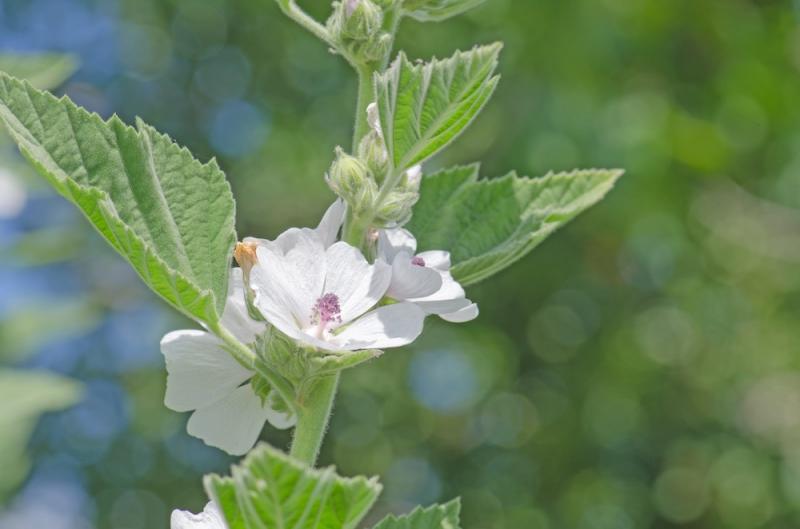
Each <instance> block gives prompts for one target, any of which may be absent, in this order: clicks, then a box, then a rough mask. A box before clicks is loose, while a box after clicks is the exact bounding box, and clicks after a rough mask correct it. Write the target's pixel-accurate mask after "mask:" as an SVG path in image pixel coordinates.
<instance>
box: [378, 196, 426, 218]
mask: <svg viewBox="0 0 800 529" xmlns="http://www.w3.org/2000/svg"><path fill="white" fill-rule="evenodd" d="M417 200H419V193H416V192H412V191H392V192H391V193H389V196H388V197H387V198H386V200H385V201H384V202H383V204H381V206H380V208H378V219H379V220H381V221H382V222H383V223H384V224H386V225H387V226H392V225H403V224H405V223H406V222H408V220H409V219H410V218H411V208H413V207H414V204H416V203H417Z"/></svg>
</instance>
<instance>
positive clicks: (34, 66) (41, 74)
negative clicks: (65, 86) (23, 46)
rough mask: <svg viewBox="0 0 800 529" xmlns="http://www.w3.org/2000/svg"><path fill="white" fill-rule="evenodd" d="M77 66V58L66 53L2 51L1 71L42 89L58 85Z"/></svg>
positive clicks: (0, 58) (0, 59) (0, 56)
mask: <svg viewBox="0 0 800 529" xmlns="http://www.w3.org/2000/svg"><path fill="white" fill-rule="evenodd" d="M77 68H78V60H77V58H76V57H75V56H73V55H69V54H65V53H21V54H10V53H0V71H2V72H6V73H7V74H9V75H12V76H14V77H18V78H20V79H25V80H27V81H28V82H30V83H31V84H32V85H33V86H35V87H36V88H39V89H42V90H45V89H50V88H55V87H57V86H58V85H60V84H61V83H63V82H64V81H66V80H67V78H69V76H70V75H72V74H73V73H75V70H76V69H77Z"/></svg>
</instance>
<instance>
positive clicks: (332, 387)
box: [290, 373, 339, 467]
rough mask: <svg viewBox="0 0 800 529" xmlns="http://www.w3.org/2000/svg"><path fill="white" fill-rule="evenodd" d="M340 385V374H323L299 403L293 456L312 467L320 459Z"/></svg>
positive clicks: (293, 440)
mask: <svg viewBox="0 0 800 529" xmlns="http://www.w3.org/2000/svg"><path fill="white" fill-rule="evenodd" d="M338 385H339V373H336V374H335V375H329V376H326V377H322V378H320V379H319V380H318V381H317V382H316V383H315V384H314V385H313V386H312V388H311V391H309V392H308V394H307V395H306V397H305V398H304V400H303V402H298V403H297V426H295V429H294V439H292V448H291V452H290V455H291V456H292V457H294V458H295V459H299V460H300V461H302V462H304V463H306V464H308V465H309V466H312V467H313V466H314V463H315V462H316V461H317V455H318V454H319V449H320V447H321V446H322V438H323V437H325V432H326V430H327V429H328V420H329V419H330V416H331V411H332V410H333V400H334V397H335V396H336V389H337V387H338Z"/></svg>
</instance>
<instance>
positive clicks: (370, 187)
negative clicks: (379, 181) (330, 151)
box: [326, 147, 378, 211]
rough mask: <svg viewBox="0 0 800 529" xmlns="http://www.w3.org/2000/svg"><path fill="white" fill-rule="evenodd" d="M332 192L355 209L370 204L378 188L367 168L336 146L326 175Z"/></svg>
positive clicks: (362, 208) (359, 209)
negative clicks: (334, 155)
mask: <svg viewBox="0 0 800 529" xmlns="http://www.w3.org/2000/svg"><path fill="white" fill-rule="evenodd" d="M326 180H327V182H328V185H329V186H330V188H331V189H332V190H333V192H334V193H336V194H337V195H339V196H340V197H342V198H343V199H344V201H345V202H347V204H348V205H349V206H350V207H351V208H353V210H355V211H362V210H364V209H367V208H369V207H371V206H372V202H373V201H374V200H375V196H376V195H377V192H378V189H377V185H376V184H375V181H374V180H373V179H372V176H371V175H370V172H369V168H368V167H367V166H366V165H365V164H364V162H362V161H361V160H359V159H358V158H356V157H355V156H351V155H349V154H347V153H345V152H344V151H343V150H342V149H341V148H338V147H337V148H336V160H335V161H334V162H333V165H331V168H330V171H329V172H328V174H327V176H326Z"/></svg>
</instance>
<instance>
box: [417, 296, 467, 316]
mask: <svg viewBox="0 0 800 529" xmlns="http://www.w3.org/2000/svg"><path fill="white" fill-rule="evenodd" d="M429 299H430V298H425V299H422V300H419V299H415V300H413V301H412V303H414V304H415V305H417V306H419V307H420V308H421V309H422V310H424V311H425V312H426V313H427V314H436V315H439V316H441V315H442V314H450V313H454V312H458V311H460V310H462V309H464V308H466V307H468V306H469V305H470V304H471V303H472V302H471V301H470V300H468V299H467V298H456V299H439V300H429ZM428 300H429V301H428Z"/></svg>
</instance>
